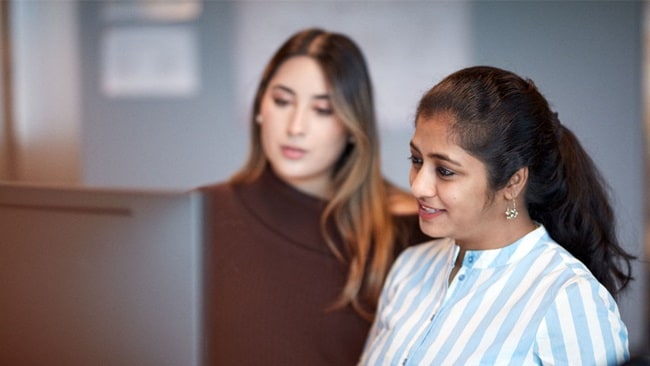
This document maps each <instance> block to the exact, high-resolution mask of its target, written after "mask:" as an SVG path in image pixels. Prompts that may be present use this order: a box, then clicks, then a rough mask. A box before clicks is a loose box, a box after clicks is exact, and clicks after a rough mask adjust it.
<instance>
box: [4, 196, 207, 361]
mask: <svg viewBox="0 0 650 366" xmlns="http://www.w3.org/2000/svg"><path fill="white" fill-rule="evenodd" d="M200 243H201V230H200V199H199V198H198V196H197V195H196V194H195V193H191V192H148V191H127V190H117V189H91V188H57V187H37V186H27V185H16V184H0V365H14V366H15V365H30V366H31V365H66V366H77V365H84V366H86V365H120V366H127V365H138V366H144V365H156V366H160V365H183V366H185V365H189V366H192V365H199V364H200V362H201V360H200V358H201V357H200V336H201V329H200V324H201V323H200V320H201V309H200V308H201V298H200V295H201V291H200V286H201V255H200V251H201V245H200Z"/></svg>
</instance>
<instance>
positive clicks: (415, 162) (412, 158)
mask: <svg viewBox="0 0 650 366" xmlns="http://www.w3.org/2000/svg"><path fill="white" fill-rule="evenodd" d="M408 159H409V160H410V161H411V164H413V165H415V166H420V165H422V159H420V158H418V157H417V156H414V155H411V156H409V157H408Z"/></svg>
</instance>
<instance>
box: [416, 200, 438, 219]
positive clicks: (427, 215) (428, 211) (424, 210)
mask: <svg viewBox="0 0 650 366" xmlns="http://www.w3.org/2000/svg"><path fill="white" fill-rule="evenodd" d="M419 206H420V209H419V210H418V214H419V215H420V218H422V219H424V220H431V219H433V218H435V217H438V216H440V215H441V214H442V213H443V212H444V210H439V209H435V208H433V207H430V206H427V205H424V204H422V202H419Z"/></svg>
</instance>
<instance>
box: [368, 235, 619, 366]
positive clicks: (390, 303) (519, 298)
mask: <svg viewBox="0 0 650 366" xmlns="http://www.w3.org/2000/svg"><path fill="white" fill-rule="evenodd" d="M458 252H459V248H458V246H456V245H455V244H454V242H453V241H452V240H451V239H440V240H434V241H432V242H429V243H425V244H421V245H418V246H414V247H411V248H409V249H408V250H406V251H405V252H403V253H402V255H400V257H399V258H398V259H397V261H396V262H395V264H394V266H393V268H392V270H391V273H390V274H389V276H388V278H387V280H386V284H385V286H384V289H383V292H382V295H381V298H380V302H379V308H378V313H377V318H376V320H375V322H374V324H373V326H372V329H371V331H370V334H369V337H368V340H367V341H366V346H365V349H364V353H363V355H362V358H361V361H360V365H618V364H620V363H622V362H623V361H624V360H626V359H628V358H629V351H628V335H627V329H626V327H625V324H623V322H622V320H621V317H620V314H619V312H618V307H617V305H616V303H615V302H614V299H613V298H612V296H611V295H610V294H609V292H608V291H607V290H606V289H605V288H604V287H603V286H602V285H601V284H600V283H599V282H598V281H597V280H596V279H595V278H594V277H593V275H592V274H591V273H590V272H589V270H588V269H587V268H586V267H585V266H584V265H583V264H582V263H581V262H580V261H578V260H577V259H575V258H574V257H573V256H572V255H571V254H569V252H567V251H566V250H565V249H564V248H562V247H561V246H560V245H558V244H557V243H555V242H554V241H553V240H552V239H551V238H550V236H549V235H548V233H547V232H546V230H545V228H544V227H543V226H540V227H539V228H537V229H535V230H534V231H532V232H530V233H529V234H527V235H526V236H524V237H523V238H521V239H520V240H518V241H517V242H515V243H513V244H511V245H509V246H506V247H504V248H499V249H492V250H481V251H469V250H468V251H467V252H466V253H465V258H464V260H463V263H462V267H461V269H460V270H459V271H458V273H457V274H456V276H455V277H454V279H453V281H452V282H451V284H448V282H449V280H448V279H449V273H450V271H451V269H452V267H453V264H454V262H455V258H456V256H457V255H458Z"/></svg>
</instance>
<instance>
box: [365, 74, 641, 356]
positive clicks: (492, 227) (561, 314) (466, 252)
mask: <svg viewBox="0 0 650 366" xmlns="http://www.w3.org/2000/svg"><path fill="white" fill-rule="evenodd" d="M410 145H411V161H412V167H411V172H410V182H411V190H412V193H413V194H414V195H415V196H416V198H417V200H418V202H419V206H420V209H419V216H420V227H421V228H422V230H423V231H424V232H425V233H426V234H428V235H430V236H432V237H439V238H442V237H444V238H445V239H439V240H434V241H432V242H430V243H426V244H423V245H418V246H415V247H411V248H409V249H407V250H406V251H404V252H403V253H402V254H401V255H400V257H399V258H398V259H397V261H396V262H395V265H394V267H393V269H392V270H391V273H390V274H389V277H388V279H387V280H386V284H385V287H384V289H383V292H382V296H381V298H380V303H379V308H378V312H377V317H376V319H375V322H374V324H373V328H372V330H371V333H370V335H369V338H368V341H367V344H366V348H365V350H364V355H363V357H362V360H361V364H364V365H387V364H390V365H397V364H399V365H425V364H426V365H450V364H454V365H470V364H471V365H478V364H482V365H506V364H507V365H511V364H514V365H523V364H536V365H537V364H539V365H545V364H553V365H557V364H562V365H617V364H620V363H621V362H623V361H625V360H626V359H627V358H628V357H629V351H628V338H627V329H626V327H625V325H624V324H623V322H622V321H621V318H620V315H619V312H618V308H617V305H616V302H615V300H614V297H613V296H616V295H617V294H618V293H619V292H620V291H621V290H622V289H623V288H625V287H626V286H627V284H628V282H629V281H630V280H631V266H630V261H631V260H632V259H633V257H632V256H631V255H629V254H628V253H626V252H625V251H624V250H623V248H622V246H621V245H620V243H619V242H618V239H617V236H616V232H615V224H614V215H613V212H612V208H611V206H610V203H609V202H608V196H607V192H606V185H605V182H604V181H603V179H602V178H601V176H600V174H599V173H598V171H597V169H596V167H595V165H594V163H593V162H592V160H591V159H590V157H589V156H588V155H587V153H586V152H585V151H584V149H583V148H582V147H581V145H580V143H579V142H578V140H577V139H576V137H575V135H574V134H573V133H572V132H571V131H570V130H569V129H568V128H567V127H565V126H564V125H562V124H561V123H560V121H559V120H558V118H557V115H556V114H555V113H553V112H552V111H551V109H550V107H549V104H548V102H547V101H546V99H545V98H544V97H543V96H542V94H540V92H539V91H538V89H537V88H536V87H535V85H534V84H533V82H532V81H530V80H525V79H522V78H520V77H519V76H517V75H515V74H513V73H511V72H508V71H505V70H501V69H498V68H493V67H482V66H479V67H472V68H467V69H463V70H460V71H457V72H455V73H453V74H451V75H449V76H448V77H446V78H445V79H443V80H442V81H441V82H440V83H439V84H437V85H436V86H434V87H433V88H432V89H431V90H429V91H428V92H427V93H426V94H425V95H424V97H423V98H422V99H421V101H420V104H419V106H418V109H417V117H416V129H415V133H414V135H413V138H412V140H411V143H410Z"/></svg>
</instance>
